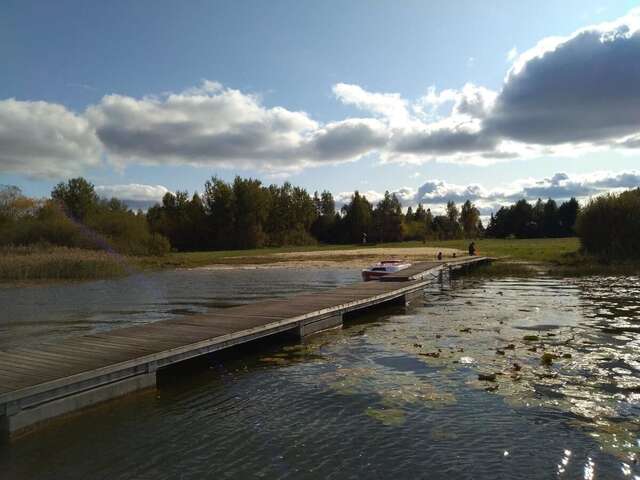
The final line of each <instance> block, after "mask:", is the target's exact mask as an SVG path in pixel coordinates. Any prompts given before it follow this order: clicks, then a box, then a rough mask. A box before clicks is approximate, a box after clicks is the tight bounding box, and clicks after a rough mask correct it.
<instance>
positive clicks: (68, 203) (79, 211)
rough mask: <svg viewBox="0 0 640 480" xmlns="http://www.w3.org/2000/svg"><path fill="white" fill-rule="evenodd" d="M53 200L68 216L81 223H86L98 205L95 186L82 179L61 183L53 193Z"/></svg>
mask: <svg viewBox="0 0 640 480" xmlns="http://www.w3.org/2000/svg"><path fill="white" fill-rule="evenodd" d="M51 198H53V199H54V200H56V201H58V202H60V204H61V205H62V207H63V208H64V210H65V212H66V213H67V215H69V216H71V217H72V218H73V219H75V220H79V221H84V220H85V219H86V217H87V215H88V214H89V213H90V212H91V211H93V210H95V208H96V206H97V205H98V195H97V194H96V192H95V188H94V186H93V184H92V183H91V182H88V181H87V180H85V179H84V178H82V177H78V178H72V179H71V180H69V181H68V182H67V183H64V182H60V183H59V184H58V185H56V186H55V187H54V189H53V191H52V192H51Z"/></svg>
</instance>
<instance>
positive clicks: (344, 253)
mask: <svg viewBox="0 0 640 480" xmlns="http://www.w3.org/2000/svg"><path fill="white" fill-rule="evenodd" d="M438 252H442V255H443V256H444V257H445V258H451V257H452V256H453V255H454V254H456V256H460V255H464V254H465V252H462V251H461V250H456V249H453V248H433V247H412V248H390V247H384V248H383V247H381V248H375V247H370V248H359V249H353V250H319V251H311V252H290V253H274V254H270V255H266V256H264V257H259V260H258V261H255V262H251V259H256V257H234V259H235V260H239V259H244V260H247V263H244V262H242V264H237V265H210V266H207V267H198V268H207V269H212V270H223V269H224V270H227V269H256V268H305V267H306V268H309V267H311V268H313V267H315V268H322V267H332V268H348V269H353V268H365V267H367V266H369V265H371V264H372V263H375V262H377V261H380V260H383V259H397V260H407V261H412V262H415V261H424V260H434V259H435V258H436V256H437V255H438Z"/></svg>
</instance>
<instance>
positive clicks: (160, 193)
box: [95, 183, 170, 209]
mask: <svg viewBox="0 0 640 480" xmlns="http://www.w3.org/2000/svg"><path fill="white" fill-rule="evenodd" d="M95 190H96V193H97V194H98V195H99V196H100V197H102V198H106V199H109V198H114V197H115V198H117V199H118V200H122V201H123V202H124V203H126V204H127V205H128V206H129V207H131V208H143V209H145V208H148V207H150V206H152V205H154V204H156V203H160V202H161V201H162V197H164V195H165V194H167V193H170V190H169V189H168V188H167V187H165V186H164V185H144V184H140V183H128V184H120V185H97V186H96V187H95Z"/></svg>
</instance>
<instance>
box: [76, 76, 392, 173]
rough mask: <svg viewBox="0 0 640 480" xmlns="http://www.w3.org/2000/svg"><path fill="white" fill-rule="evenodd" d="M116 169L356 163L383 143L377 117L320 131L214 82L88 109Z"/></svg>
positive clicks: (107, 100) (114, 99) (305, 119)
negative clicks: (124, 166) (138, 165)
mask: <svg viewBox="0 0 640 480" xmlns="http://www.w3.org/2000/svg"><path fill="white" fill-rule="evenodd" d="M87 116H88V118H89V120H90V122H91V123H92V125H94V126H95V129H96V132H97V135H98V137H99V138H100V140H101V141H102V143H103V144H104V146H105V148H106V150H107V152H108V155H109V158H110V159H111V160H112V161H115V162H117V163H119V164H127V163H143V164H189V165H195V166H208V167H211V166H213V167H233V168H255V169H258V170H262V171H267V172H274V171H275V172H281V171H287V170H295V169H300V168H302V167H305V166H310V165H318V164H323V163H337V162H344V161H351V160H356V159H358V158H360V157H361V156H362V155H365V154H367V153H369V152H371V151H372V150H373V149H375V148H378V147H381V146H383V145H384V143H385V141H386V135H387V132H386V131H385V128H384V126H383V125H382V124H381V123H380V122H379V121H378V120H375V119H370V118H368V119H357V118H353V119H347V120H343V121H338V122H332V123H328V124H326V125H322V124H320V123H318V122H316V121H314V120H312V119H311V118H310V117H309V116H308V115H307V114H306V113H305V112H294V111H290V110H287V109H285V108H282V107H273V108H266V107H264V106H263V105H262V104H261V102H260V100H259V98H258V97H257V96H255V95H248V94H245V93H242V92H240V91H238V90H233V89H225V88H223V87H222V86H221V85H220V84H217V83H215V82H205V83H203V85H202V86H201V87H198V88H195V89H189V90H186V91H185V92H182V93H177V94H168V95H166V96H163V97H143V98H140V99H136V98H132V97H126V96H121V95H109V96H106V97H104V98H103V99H102V101H101V102H100V103H99V104H98V105H95V106H92V107H90V108H89V109H88V110H87Z"/></svg>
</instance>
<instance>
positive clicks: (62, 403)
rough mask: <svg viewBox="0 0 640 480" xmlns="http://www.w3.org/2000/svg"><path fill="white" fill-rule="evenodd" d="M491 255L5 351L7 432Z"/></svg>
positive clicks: (403, 298)
mask: <svg viewBox="0 0 640 480" xmlns="http://www.w3.org/2000/svg"><path fill="white" fill-rule="evenodd" d="M488 261H489V259H488V258H486V257H461V258H459V259H449V260H448V261H434V262H419V263H416V264H414V265H413V266H412V267H410V268H409V269H406V270H404V271H402V272H398V273H397V274H395V275H393V276H388V277H386V278H385V281H383V282H382V281H374V282H366V283H365V282H359V283H355V284H352V285H347V286H342V287H338V288H334V289H331V290H328V291H321V292H316V293H307V294H301V295H296V296H294V297H291V298H285V299H278V300H271V301H265V302H258V303H253V304H248V305H243V306H238V307H233V308H226V309H219V310H218V311H215V312H212V313H208V314H206V315H199V316H189V317H185V318H181V319H178V320H169V321H158V322H154V323H149V324H145V325H139V326H132V327H125V328H119V329H114V330H111V331H108V332H104V333H97V334H91V335H82V336H76V337H70V338H67V339H65V340H62V341H58V342H56V343H42V344H38V345H34V346H30V347H20V348H12V349H9V350H4V351H0V428H1V429H2V431H3V432H4V433H5V434H9V435H11V434H14V433H16V432H20V431H24V430H25V429H27V428H30V427H33V426H35V425H38V424H40V423H42V422H44V421H46V420H48V419H50V418H53V417H57V416H60V415H64V414H67V413H70V412H73V411H76V410H80V409H82V408H85V407H88V406H90V405H94V404H96V403H100V402H103V401H106V400H109V399H112V398H115V397H119V396H122V395H125V394H127V393H130V392H133V391H136V390H141V389H145V388H154V387H155V385H156V372H157V370H158V369H159V368H162V367H166V366H168V365H172V364H176V363H179V362H181V361H184V360H188V359H190V358H194V357H198V356H201V355H206V354H208V353H211V352H214V351H217V350H222V349H225V348H228V347H231V346H234V345H238V344H241V343H246V342H249V341H252V340H255V339H258V338H262V337H266V336H269V335H273V334H277V333H281V332H286V331H289V332H293V333H295V334H297V335H299V336H300V337H304V336H306V335H310V334H313V333H316V332H319V331H322V330H326V329H329V328H335V327H339V326H341V325H342V318H343V315H344V314H345V313H349V312H353V311H357V310H361V309H363V308H367V307H371V306H373V305H377V304H381V303H387V302H392V301H400V302H404V303H405V304H406V303H409V302H410V301H411V300H412V299H414V298H416V297H418V296H422V294H423V291H424V288H425V286H426V285H427V284H429V283H431V282H433V280H434V278H437V277H438V276H439V275H440V274H441V273H442V272H443V271H445V270H447V271H451V270H455V269H460V268H470V267H472V266H474V265H478V264H481V263H486V262H488Z"/></svg>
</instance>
